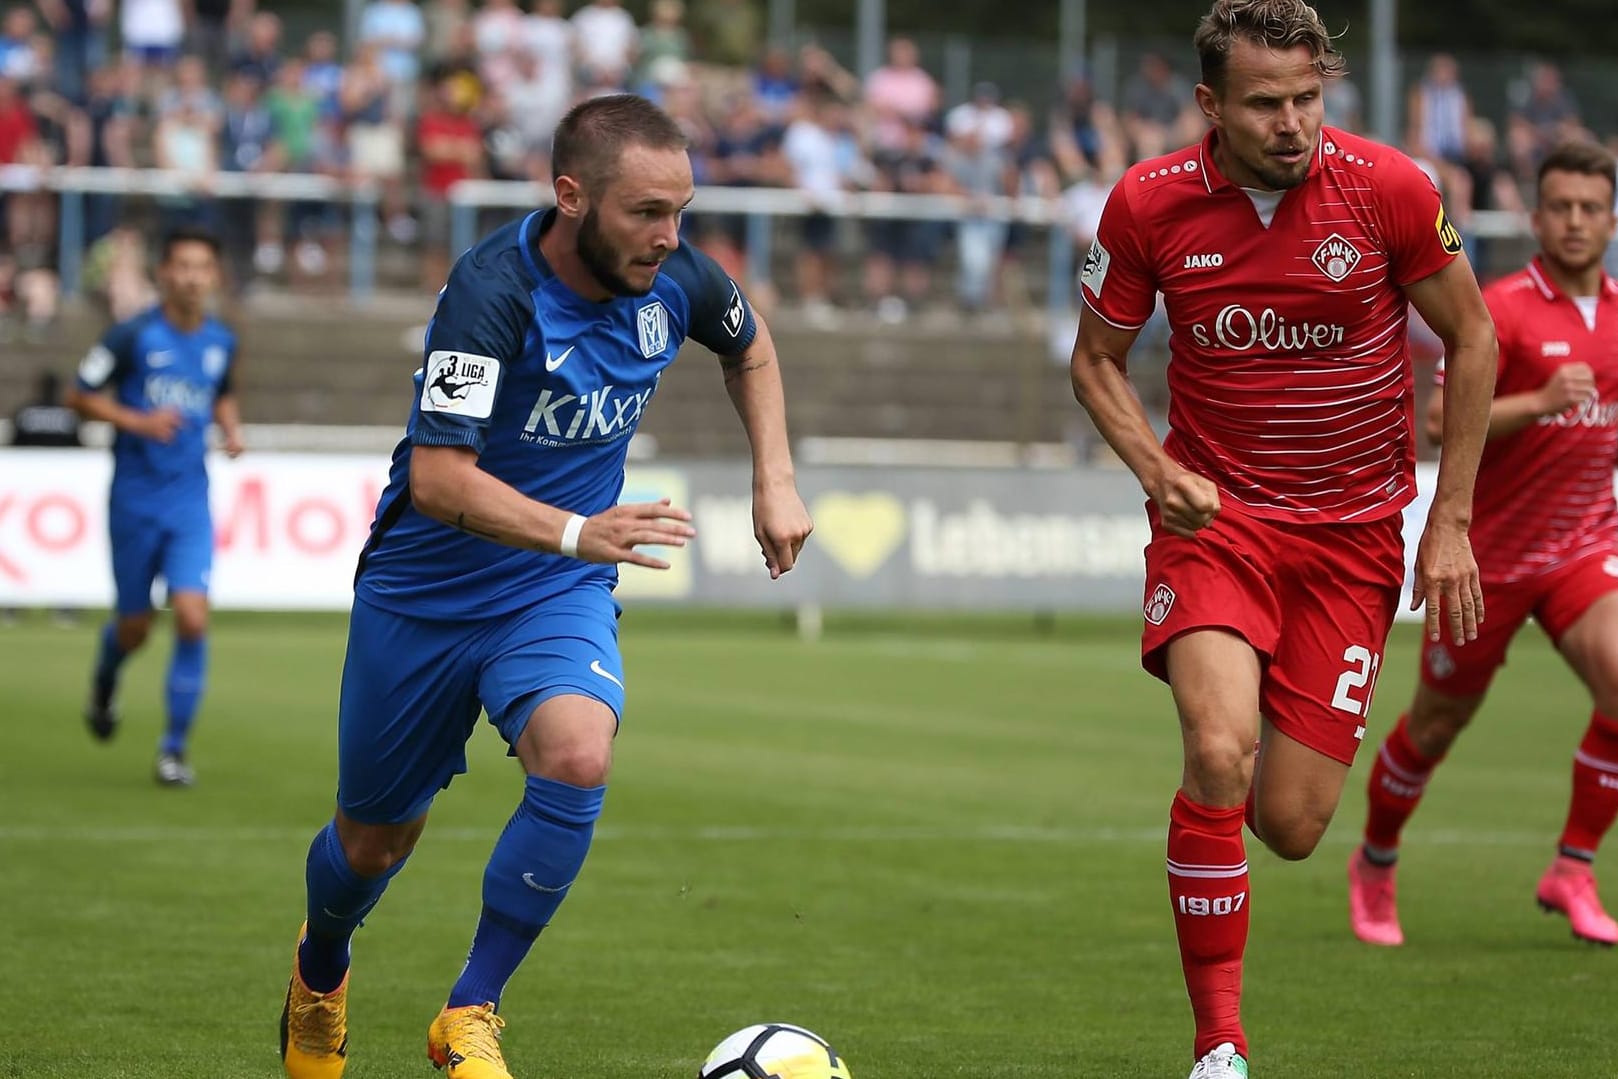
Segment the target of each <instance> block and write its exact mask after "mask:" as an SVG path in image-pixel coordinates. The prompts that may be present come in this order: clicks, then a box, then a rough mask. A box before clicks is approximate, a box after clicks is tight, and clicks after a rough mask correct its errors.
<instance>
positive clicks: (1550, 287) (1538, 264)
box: [1528, 255, 1618, 300]
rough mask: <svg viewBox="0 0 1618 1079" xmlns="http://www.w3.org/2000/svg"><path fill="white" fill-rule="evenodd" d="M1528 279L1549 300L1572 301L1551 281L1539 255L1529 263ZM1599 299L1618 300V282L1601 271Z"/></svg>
mask: <svg viewBox="0 0 1618 1079" xmlns="http://www.w3.org/2000/svg"><path fill="white" fill-rule="evenodd" d="M1528 279H1529V280H1530V281H1532V282H1533V283H1534V287H1535V288H1536V289H1538V290H1539V294H1540V295H1541V296H1543V297H1545V298H1546V299H1547V300H1558V299H1571V297H1569V296H1568V295H1567V293H1565V292H1563V291H1562V290H1561V288H1560V287H1558V286H1557V284H1556V282H1555V281H1553V280H1551V275H1550V274H1549V273H1548V272H1546V270H1545V261H1544V259H1543V258H1541V257H1540V256H1539V255H1535V256H1534V257H1533V258H1532V259H1530V260H1529V262H1528ZM1598 298H1599V299H1603V300H1611V299H1614V298H1618V282H1615V281H1613V279H1612V278H1610V277H1608V276H1607V272H1606V271H1605V270H1603V271H1601V291H1600V293H1599V294H1598Z"/></svg>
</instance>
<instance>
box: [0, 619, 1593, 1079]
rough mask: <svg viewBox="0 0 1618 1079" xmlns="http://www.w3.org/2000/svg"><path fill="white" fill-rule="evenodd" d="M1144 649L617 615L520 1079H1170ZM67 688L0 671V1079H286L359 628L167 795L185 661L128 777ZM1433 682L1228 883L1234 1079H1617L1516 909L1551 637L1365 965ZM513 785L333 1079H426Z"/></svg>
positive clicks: (1453, 767)
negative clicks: (839, 1077)
mask: <svg viewBox="0 0 1618 1079" xmlns="http://www.w3.org/2000/svg"><path fill="white" fill-rule="evenodd" d="M1136 624H1137V620H1133V619H1131V620H1119V621H1116V622H1105V621H1104V622H1078V621H1074V622H1066V621H1059V622H1058V623H1057V624H1056V625H1055V626H1054V628H1049V627H1047V631H1045V632H1035V631H1034V629H1033V628H1032V627H1031V626H1028V625H1026V624H1025V623H1022V622H1019V621H1014V620H1003V621H994V620H984V621H952V622H938V623H899V622H894V623H882V622H871V623H859V624H855V623H850V622H838V621H833V622H831V623H830V626H829V632H828V634H827V636H826V638H825V639H823V640H822V641H820V642H818V643H816V644H812V645H808V644H803V643H800V642H799V641H798V640H796V639H795V638H794V637H793V636H792V635H791V634H790V633H789V632H788V631H787V630H786V629H785V628H784V627H783V626H782V625H781V623H779V622H777V621H774V620H772V619H769V618H757V617H752V618H735V619H725V618H718V617H715V616H709V615H704V616H698V617H693V616H689V615H680V614H675V613H671V612H658V613H655V614H653V613H649V612H637V611H631V612H630V614H629V615H627V616H626V618H625V625H624V635H623V636H624V642H625V651H626V662H627V664H628V670H629V675H630V678H629V689H630V707H629V714H628V717H627V719H626V722H625V726H624V730H623V733H622V735H621V737H620V739H619V745H618V760H617V767H616V772H615V776H614V783H613V789H612V792H611V794H610V796H609V797H608V799H607V809H606V813H605V816H604V817H603V820H602V823H601V826H600V829H599V831H598V833H597V834H598V838H597V841H596V845H595V848H594V851H593V853H592V855H591V858H590V861H589V862H588V864H587V865H586V867H585V872H584V875H583V877H582V879H581V881H580V883H579V885H578V886H577V887H576V888H575V889H574V890H573V893H572V896H571V898H570V899H569V901H568V903H567V904H566V905H565V906H564V907H563V908H562V911H561V913H560V915H559V916H558V919H557V921H556V922H555V923H554V925H553V926H552V928H551V929H550V930H549V931H548V932H547V933H546V935H545V936H544V937H543V938H541V940H540V943H539V945H538V946H537V947H536V949H535V951H534V953H533V955H532V957H531V958H530V960H529V962H528V963H527V965H526V966H525V967H524V969H523V970H522V971H520V972H519V974H518V976H517V978H516V980H515V981H514V982H513V983H512V985H511V987H510V989H509V990H508V992H507V994H506V999H505V1005H504V1009H503V1011H504V1014H505V1015H506V1017H507V1019H508V1021H509V1024H510V1025H509V1027H508V1029H507V1031H506V1039H505V1044H506V1049H507V1055H508V1059H509V1061H510V1063H511V1064H512V1067H513V1070H514V1072H515V1073H516V1075H517V1077H518V1079H538V1077H549V1079H631V1077H636V1079H639V1077H652V1076H657V1077H664V1076H668V1077H689V1076H691V1075H694V1073H695V1070H696V1067H697V1064H698V1062H699V1061H700V1059H701V1058H702V1056H703V1055H704V1054H705V1053H706V1052H707V1050H708V1049H709V1048H710V1047H711V1045H712V1044H713V1043H715V1042H717V1041H718V1039H719V1038H720V1037H722V1036H723V1035H725V1034H726V1033H728V1032H730V1031H731V1030H733V1029H735V1028H738V1027H741V1026H744V1025H747V1024H749V1023H752V1022H757V1021H762V1020H769V1019H784V1020H787V1021H791V1022H797V1023H801V1024H803V1025H806V1026H809V1027H811V1028H812V1029H815V1030H817V1031H819V1032H821V1033H822V1034H824V1035H825V1036H827V1037H828V1038H829V1039H831V1040H832V1041H833V1043H834V1044H835V1045H837V1046H838V1048H839V1049H840V1050H841V1051H842V1053H843V1054H844V1055H845V1057H846V1058H847V1059H848V1061H849V1062H850V1065H851V1067H852V1069H853V1072H854V1074H855V1075H856V1076H857V1077H859V1079H932V1077H946V1076H971V1077H986V1076H996V1077H1000V1076H1003V1077H1062V1079H1074V1077H1092V1076H1105V1077H1133V1076H1142V1077H1147V1076H1150V1077H1154V1079H1156V1077H1181V1076H1184V1074H1185V1072H1186V1070H1187V1068H1188V1067H1189V1060H1188V1052H1189V1038H1190V1015H1189V1009H1188V1007H1187V1005H1186V1002H1185V997H1184V990H1183V987H1182V984H1181V980H1180V970H1179V963H1178V959H1177V954H1176V950H1175V945H1174V936H1173V926H1172V922H1171V919H1170V915H1169V910H1168V904H1167V892H1166V886H1165V880H1164V874H1163V836H1164V834H1165V829H1166V826H1167V811H1168V803H1169V799H1170V797H1171V794H1172V791H1173V789H1174V786H1175V784H1176V782H1177V779H1178V771H1179V764H1178V760H1179V751H1178V738H1177V735H1176V731H1175V725H1174V721H1173V718H1172V712H1171V710H1170V707H1169V700H1168V696H1167V693H1166V691H1165V690H1163V689H1162V688H1161V687H1160V686H1158V685H1157V684H1156V683H1155V682H1153V681H1152V680H1150V679H1149V678H1148V677H1146V676H1145V675H1144V674H1142V673H1141V672H1140V670H1139V668H1138V666H1137V664H1136V658H1135V657H1136ZM91 647H92V631H91V629H90V628H89V627H83V628H79V629H73V630H62V629H57V628H54V627H52V626H50V625H48V624H47V623H46V622H45V621H44V620H43V619H42V618H33V619H29V620H25V621H24V623H23V624H21V625H18V626H14V627H10V628H4V629H0V656H3V657H4V658H3V660H0V702H3V712H4V717H5V724H6V727H5V732H6V752H5V754H4V756H3V757H0V805H3V807H4V808H3V810H0V867H3V869H0V873H3V878H0V879H3V882H4V883H3V885H0V919H3V920H0V924H3V925H4V927H5V929H4V932H0V972H3V974H4V977H3V978H0V1016H3V1017H4V1018H3V1020H0V1079H34V1077H36V1076H61V1077H73V1079H112V1077H136V1076H139V1077H154V1079H155V1077H161V1079H190V1077H197V1079H203V1077H206V1079H225V1077H231V1079H235V1077H244V1079H259V1077H262V1079H269V1077H273V1076H277V1075H279V1074H280V1071H279V1062H278V1060H277V1057H276V1020H277V1016H278V1014H279V1010H280V1006H281V996H282V992H283V989H284V986H285V982H286V977H287V970H288V961H289V959H290V953H291V947H292V943H293V934H294V932H295V930H296V929H297V927H298V922H299V920H300V918H301V907H302V902H303V860H304V851H305V849H306V847H307V845H308V841H309V837H310V836H311V835H312V834H313V832H314V831H315V830H316V829H317V828H318V827H319V826H320V825H321V823H322V822H323V821H324V820H325V819H326V818H327V816H328V815H329V812H330V805H331V796H332V791H333V786H334V776H335V762H334V751H335V739H334V733H333V730H334V719H333V717H334V709H335V700H336V686H337V677H338V670H339V666H340V664H341V659H342V648H343V625H342V622H341V620H339V619H337V618H314V617H254V618H241V617H237V618H228V617H227V618H221V619H220V621H219V624H218V626H217V628H216V632H215V636H214V649H213V657H214V666H213V678H212V683H211V687H210V692H209V696H208V699H207V702H206V705H205V709H204V713H203V716H202V718H201V720H200V722H199V727H198V732H197V737H196V740H195V745H194V750H193V759H194V761H195V763H196V765H197V767H198V771H199V778H200V782H199V785H198V786H197V787H196V788H195V789H193V790H190V791H168V790H160V789H158V788H157V787H156V786H155V785H154V784H153V783H152V780H151V777H150V768H151V755H152V751H153V744H154V741H155V738H156V734H157V730H158V726H159V715H160V708H159V700H160V697H159V686H160V683H161V678H162V673H163V668H164V665H165V664H166V656H167V643H166V641H162V642H160V643H159V644H158V646H157V647H156V648H155V649H153V650H151V651H149V652H148V653H146V654H144V655H142V656H141V657H139V658H138V659H137V660H136V661H135V662H134V664H133V667H132V669H131V671H130V674H129V677H128V678H127V680H126V685H125V689H124V693H123V704H124V712H125V724H124V729H123V731H122V733H121V734H120V736H119V738H118V740H117V741H116V742H115V743H113V744H111V745H109V746H102V745H95V744H92V743H91V742H90V740H89V738H88V736H87V735H86V733H85V731H84V728H83V726H82V724H81V722H80V720H79V714H78V713H79V707H80V703H81V699H82V696H83V685H84V679H85V672H86V670H87V667H88V664H89V661H90V653H91ZM1414 648H1415V637H1414V635H1413V633H1412V632H1411V631H1410V628H1409V627H1401V628H1400V630H1399V631H1397V632H1396V634H1395V638H1394V640H1393V642H1392V644H1391V645H1390V655H1389V660H1388V662H1387V664H1386V667H1385V673H1384V675H1383V677H1382V680H1381V686H1380V692H1379V695H1378V701H1377V707H1376V714H1375V717H1374V719H1373V722H1372V724H1371V730H1370V733H1369V734H1368V735H1367V737H1366V751H1365V752H1364V753H1362V754H1361V760H1360V763H1359V765H1358V766H1357V767H1356V769H1355V772H1354V775H1353V777H1352V778H1351V780H1350V791H1349V794H1348V796H1347V797H1346V798H1345V800H1344V804H1343V808H1342V811H1341V813H1340V814H1339V817H1338V821H1337V824H1336V825H1335V826H1334V828H1333V830H1332V831H1331V833H1330V834H1329V835H1328V837H1327V839H1326V841H1325V843H1324V844H1323V846H1322V848H1321V850H1320V852H1319V854H1318V855H1317V856H1316V857H1315V858H1314V859H1312V860H1311V861H1309V862H1306V863H1303V864H1299V865H1288V864H1282V863H1280V862H1278V861H1277V860H1276V859H1275V858H1274V857H1272V856H1270V855H1268V854H1265V853H1263V852H1262V851H1261V849H1260V848H1258V847H1257V845H1256V844H1251V843H1250V846H1249V852H1250V855H1251V856H1252V860H1253V890H1254V896H1255V900H1254V903H1253V922H1252V928H1253V937H1252V943H1251V945H1250V947H1249V949H1248V953H1247V998H1246V1018H1247V1026H1248V1031H1249V1034H1250V1035H1251V1037H1252V1039H1253V1048H1254V1074H1255V1076H1258V1077H1261V1079H1271V1077H1274V1079H1280V1077H1283V1076H1284V1077H1287V1079H1310V1077H1315V1076H1342V1077H1362V1076H1375V1077H1378V1079H1384V1077H1404V1076H1465V1077H1468V1079H1485V1077H1506V1076H1510V1077H1514V1079H1521V1077H1534V1079H1550V1077H1555V1076H1567V1077H1578V1079H1585V1077H1588V1076H1593V1075H1612V1074H1614V1068H1615V1065H1614V1064H1613V1045H1614V1041H1613V1034H1612V1030H1613V1016H1614V1004H1615V1003H1618V991H1615V989H1614V986H1615V984H1618V954H1612V953H1607V952H1601V951H1596V950H1592V949H1590V948H1588V947H1586V946H1583V945H1578V944H1576V943H1575V942H1574V941H1572V940H1571V939H1570V937H1569V935H1568V932H1567V927H1566V923H1565V922H1562V921H1560V920H1554V919H1547V918H1545V917H1543V916H1541V915H1540V914H1539V913H1538V912H1537V911H1536V910H1535V908H1534V904H1533V895H1532V893H1533V887H1534V884H1535V881H1536V880H1537V878H1538V874H1539V873H1540V871H1541V870H1542V869H1543V868H1544V865H1545V863H1546V861H1547V859H1548V857H1549V855H1550V853H1551V850H1552V844H1553V842H1554V839H1555V836H1556V834H1557V831H1558V829H1559V827H1560V824H1561V819H1562V814H1563V812H1564V809H1565V799H1566V790H1567V775H1568V770H1569V756H1570V754H1571V751H1572V748H1573V745H1574V743H1575V742H1576V740H1577V738H1578V736H1579V733H1580V732H1581V731H1582V730H1583V727H1584V724H1585V722H1586V717H1587V715H1588V704H1587V702H1586V701H1585V699H1584V697H1583V696H1582V691H1581V690H1580V689H1579V687H1578V686H1577V684H1576V683H1575V682H1574V680H1573V678H1572V676H1571V675H1570V674H1568V673H1567V672H1566V671H1565V670H1564V669H1563V668H1562V667H1561V665H1560V663H1559V661H1558V660H1557V659H1556V657H1555V655H1554V654H1553V653H1552V652H1551V651H1550V649H1549V648H1548V647H1547V646H1546V645H1545V644H1544V642H1543V640H1542V639H1541V638H1539V637H1538V636H1537V634H1535V633H1534V632H1533V631H1529V633H1527V634H1525V635H1524V637H1523V639H1522V640H1521V641H1520V642H1519V644H1518V646H1517V648H1516V650H1515V652H1514V655H1513V662H1512V664H1511V666H1510V667H1509V668H1508V669H1507V671H1506V673H1505V674H1504V675H1503V676H1502V678H1501V680H1500V683H1499V685H1498V686H1497V692H1496V694H1495V696H1494V698H1493V699H1492V700H1491V702H1490V703H1489V705H1488V707H1487V709H1486V711H1485V712H1484V713H1483V715H1482V716H1481V717H1480V720H1479V725H1478V727H1477V729H1475V730H1474V731H1473V732H1471V733H1470V734H1469V735H1468V737H1467V738H1466V739H1465V740H1464V741H1463V743H1462V745H1461V747H1460V748H1459V749H1458V751H1457V753H1456V755H1455V756H1454V758H1453V759H1452V761H1451V762H1450V763H1449V764H1447V765H1446V766H1445V768H1444V769H1443V771H1442V773H1441V774H1440V778H1439V779H1438V780H1437V782H1436V783H1435V784H1434V786H1433V788H1432V790H1431V791H1430V794H1429V797H1428V799H1427V803H1426V804H1425V805H1424V807H1423V810H1422V813H1421V814H1420V815H1419V817H1418V818H1417V820H1416V823H1415V825H1414V827H1413V829H1412V833H1411V835H1410V836H1409V840H1408V845H1407V847H1406V857H1405V862H1404V869H1403V881H1402V883H1403V888H1404V892H1403V898H1404V905H1403V909H1404V917H1405V928H1406V932H1407V934H1408V936H1409V937H1410V940H1411V943H1410V944H1409V945H1408V946H1407V947H1405V948H1404V949H1402V950H1398V951H1383V950H1373V949H1369V948H1366V947H1364V946H1362V945H1360V944H1358V943H1357V942H1356V941H1354V940H1353V939H1352V937H1351V936H1350V935H1349V933H1348V929H1347V924H1346V914H1345V900H1344V896H1343V863H1344V861H1345V859H1346V857H1347V854H1348V851H1349V849H1350V845H1351V844H1352V843H1353V842H1354V839H1355V836H1356V834H1357V832H1358V828H1359V825H1360V821H1361V814H1362V807H1363V798H1362V793H1361V792H1362V789H1363V785H1364V781H1365V776H1366V773H1367V769H1368V768H1369V762H1370V756H1371V752H1372V747H1373V746H1374V744H1375V742H1376V740H1378V739H1380V737H1381V736H1382V734H1383V733H1384V732H1385V731H1386V729H1387V727H1388V725H1389V724H1390V723H1391V722H1392V720H1393V718H1394V717H1395V716H1397V714H1398V711H1399V709H1400V708H1401V706H1402V705H1403V704H1404V703H1405V701H1406V700H1407V699H1408V694H1409V691H1410V686H1411V681H1412V678H1413V674H1414ZM503 749H504V747H503V746H502V745H501V743H500V741H499V738H498V736H497V735H495V733H494V732H493V731H492V730H490V729H489V728H488V727H487V726H485V727H483V728H481V729H480V731H479V733H478V735H477V736H476V738H475V739H474V741H473V746H472V750H473V752H472V755H471V756H472V771H471V774H470V775H468V776H464V777H462V778H461V779H459V780H458V781H457V782H456V784H455V785H454V787H453V788H452V789H451V790H450V791H448V792H447V793H446V794H444V795H443V796H442V797H441V798H440V799H439V801H438V803H437V806H436V808H435V811H434V816H433V821H432V823H431V824H430V825H429V827H428V830H427V834H426V837H425V839H424V840H423V842H422V844H421V846H420V848H418V850H417V853H416V855H415V858H414V859H413V860H412V862H411V864H410V866H409V868H408V870H407V871H406V872H405V873H404V874H403V875H402V876H401V877H400V878H399V879H398V880H397V881H396V882H395V884H394V886H393V887H392V888H391V889H390V891H389V892H388V895H387V897H386V898H385V899H384V900H383V902H382V904H381V905H380V906H379V907H378V909H377V911H376V912H375V913H374V914H373V915H372V917H371V921H370V923H369V924H368V925H367V926H366V928H365V929H364V930H363V931H362V932H361V933H360V934H359V936H358V937H357V938H356V944H355V980H354V986H353V990H352V996H351V1000H352V1011H351V1030H352V1041H351V1050H350V1065H349V1068H348V1076H349V1077H351V1079H384V1077H388V1079H391V1077H395V1076H410V1075H418V1076H423V1077H425V1076H429V1075H433V1074H435V1073H433V1072H432V1070H431V1067H430V1065H429V1064H428V1063H427V1062H426V1059H425V1056H424V1053H423V1044H424V1035H425V1032H426V1027H427V1023H428V1021H429V1020H430V1019H431V1018H432V1016H433V1015H434V1013H435V1012H436V1010H437V1009H438V1007H439V1006H440V1004H441V1003H442V1001H443V999H444V995H445V993H446V992H447V990H448V988H449V985H450V984H451V982H452V981H453V980H454V978H455V975H456V973H457V972H458V971H459V968H460V964H461V961H462V959H463V958H464V954H465V949H466V946H467V943H468V941H469V939H470V935H471V930H472V926H473V924H474V920H475V918H476V915H477V910H478V903H479V898H478V896H479V882H480V879H481V873H482V867H483V864H484V861H485V859H486V857H487V855H488V852H489V849H490V847H491V845H492V843H493V841H494V838H495V836H496V834H497V832H498V830H499V829H500V827H501V826H502V824H503V823H504V821H505V819H506V817H507V816H508V815H509V813H510V811H511V809H512V808H513V807H514V806H515V804H516V802H517V800H518V798H519V797H520V793H521V782H520V779H519V772H518V769H517V768H516V766H515V765H514V764H513V763H512V762H510V761H508V760H507V759H505V757H504V755H503ZM1613 887H1614V888H1618V879H1614V881H1613ZM1614 896H1615V897H1618V891H1615V892H1614Z"/></svg>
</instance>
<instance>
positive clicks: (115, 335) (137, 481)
mask: <svg viewBox="0 0 1618 1079" xmlns="http://www.w3.org/2000/svg"><path fill="white" fill-rule="evenodd" d="M235 362H236V335H235V334H234V333H232V332H231V331H230V329H229V327H227V326H225V324H224V323H222V322H219V321H217V320H216V319H213V318H208V319H204V320H203V322H202V325H201V326H199V327H198V328H197V329H196V330H195V331H194V332H191V333H186V332H184V331H183V330H180V329H177V328H175V327H174V326H173V325H172V324H171V323H170V322H169V321H168V319H166V318H165V317H164V316H163V309H162V308H161V307H154V308H152V309H151V310H150V311H147V312H145V313H143V314H140V315H136V316H135V317H134V318H132V319H130V320H129V321H127V322H120V323H119V324H118V325H116V326H114V327H112V328H111V329H109V330H108V331H107V332H106V334H105V335H103V336H102V338H101V341H100V343H99V344H97V345H96V346H95V347H93V348H91V349H90V351H89V352H88V353H87V354H86V355H85V357H84V359H83V361H81V362H80V364H79V377H78V385H79V388H80V389H81V390H85V391H96V390H102V389H106V388H109V387H110V388H111V389H112V391H113V394H114V396H116V397H117V399H118V402H119V403H120V404H122V405H125V406H126V407H129V408H134V409H139V410H141V411H143V412H152V411H156V410H158V409H162V408H173V409H175V410H176V411H178V412H179V413H180V415H181V417H182V423H181V424H180V427H179V429H178V430H177V431H176V432H175V435H174V439H173V441H171V442H168V443H166V444H165V443H162V442H157V441H155V440H153V439H149V438H141V437H139V436H138V435H131V434H126V433H124V432H123V431H119V432H118V434H117V436H116V437H115V438H114V439H113V443H112V458H113V474H112V493H113V497H114V498H115V499H118V500H120V501H124V500H141V499H147V498H150V499H152V500H154V504H155V503H156V502H158V501H161V502H163V503H164V504H167V500H169V499H173V498H186V499H193V500H195V499H200V500H201V502H202V505H203V506H204V507H206V505H207V498H208V470H207V466H206V464H205V463H204V462H205V459H206V456H207V450H208V427H209V425H210V424H212V423H213V407H214V402H215V401H216V400H217V399H218V398H220V397H223V396H225V395H226V394H229V393H230V392H231V371H232V368H233V367H234V366H235Z"/></svg>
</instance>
